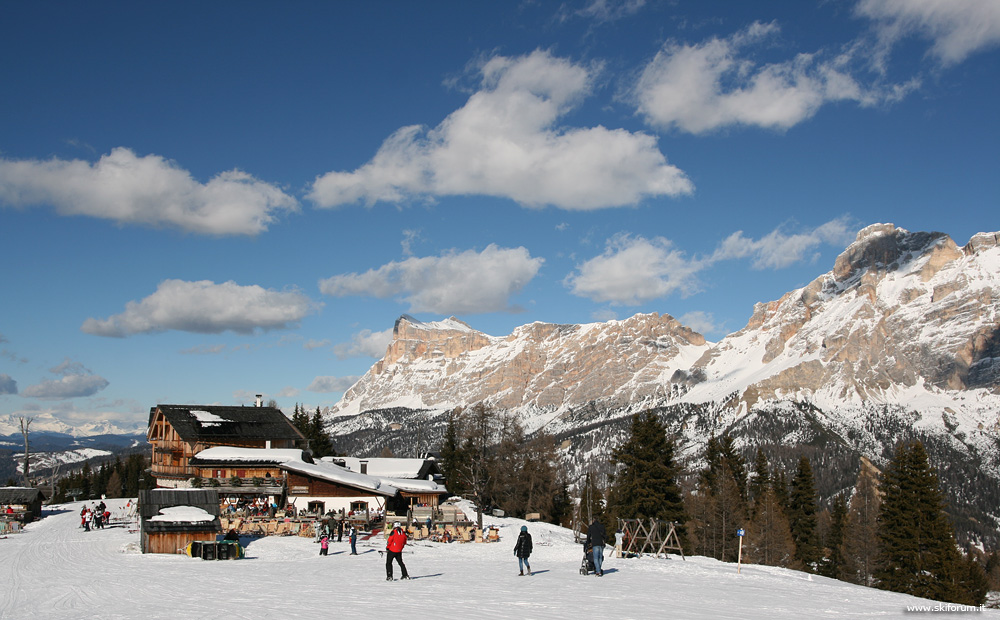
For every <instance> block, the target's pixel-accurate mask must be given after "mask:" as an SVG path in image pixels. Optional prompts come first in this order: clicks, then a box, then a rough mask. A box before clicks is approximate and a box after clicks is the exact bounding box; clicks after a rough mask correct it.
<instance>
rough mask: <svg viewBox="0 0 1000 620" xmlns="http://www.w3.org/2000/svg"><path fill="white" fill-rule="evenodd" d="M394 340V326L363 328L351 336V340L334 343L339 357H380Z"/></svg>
mask: <svg viewBox="0 0 1000 620" xmlns="http://www.w3.org/2000/svg"><path fill="white" fill-rule="evenodd" d="M390 342H392V328H390V329H386V330H382V331H380V332H373V331H372V330H370V329H363V330H361V331H360V332H358V333H356V334H354V335H352V336H351V341H350V342H342V343H340V344H337V345H334V347H333V352H334V353H335V354H336V355H337V357H338V358H339V359H348V358H352V357H374V358H376V359H377V358H380V357H382V356H383V355H385V350H386V347H388V346H389V343H390Z"/></svg>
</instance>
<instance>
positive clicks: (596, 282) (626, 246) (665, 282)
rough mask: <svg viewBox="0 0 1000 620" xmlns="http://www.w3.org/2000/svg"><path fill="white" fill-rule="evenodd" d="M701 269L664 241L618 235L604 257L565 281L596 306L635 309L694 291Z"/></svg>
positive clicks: (589, 262) (584, 264) (608, 245)
mask: <svg viewBox="0 0 1000 620" xmlns="http://www.w3.org/2000/svg"><path fill="white" fill-rule="evenodd" d="M700 269H701V265H700V264H699V263H698V261H692V260H689V259H687V258H686V257H685V256H684V253H683V252H682V251H680V250H676V249H674V248H673V244H672V243H671V242H670V241H669V240H667V239H664V238H663V237H656V238H654V239H646V238H644V237H633V236H631V235H628V234H619V235H616V236H614V237H612V238H611V239H609V240H608V242H607V246H606V247H605V250H604V253H603V254H601V255H600V256H597V257H595V258H592V259H590V260H588V261H586V262H585V263H583V264H582V265H580V266H579V267H578V268H577V272H575V273H572V274H570V275H569V276H568V277H567V278H566V279H565V280H564V284H566V285H567V286H568V287H569V288H570V290H571V291H572V293H573V294H574V295H577V296H579V297H586V298H588V299H592V300H593V301H597V302H610V303H612V304H624V305H638V304H641V303H644V302H647V301H651V300H653V299H659V298H660V297H666V296H667V295H670V294H673V293H676V292H680V293H683V294H690V293H693V292H694V291H695V290H696V289H697V281H696V280H695V277H694V276H695V274H696V273H697V272H698V271H699V270H700Z"/></svg>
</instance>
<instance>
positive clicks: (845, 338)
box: [687, 224, 1000, 407]
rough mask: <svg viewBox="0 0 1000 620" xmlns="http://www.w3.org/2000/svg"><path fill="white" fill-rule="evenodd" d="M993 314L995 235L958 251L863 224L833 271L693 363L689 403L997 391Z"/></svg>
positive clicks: (832, 403) (896, 399)
mask: <svg viewBox="0 0 1000 620" xmlns="http://www.w3.org/2000/svg"><path fill="white" fill-rule="evenodd" d="M998 310H1000V247H998V245H997V235H996V234H980V235H976V237H974V238H973V240H972V241H970V242H969V244H967V245H966V246H965V247H964V248H959V247H958V246H956V245H955V243H954V242H953V241H952V240H951V239H950V238H949V237H948V236H947V235H944V234H941V233H910V232H908V231H906V230H903V229H899V228H896V227H894V226H892V225H891V224H877V225H874V226H869V227H868V228H865V229H864V230H862V231H861V232H860V233H859V234H858V237H857V240H856V241H855V242H854V243H853V244H851V245H850V246H849V247H848V248H847V249H846V250H845V251H844V252H843V254H841V255H840V257H838V258H837V261H836V263H835V265H834V268H833V270H832V271H830V272H829V273H826V274H824V275H822V276H820V277H819V278H817V279H816V280H814V281H813V282H811V283H810V284H809V285H808V286H806V287H804V288H802V289H799V290H797V291H792V292H790V293H788V294H786V295H784V296H783V297H782V298H781V299H779V300H777V301H774V302H770V303H767V304H757V306H756V308H755V309H754V314H753V316H752V317H751V319H750V321H749V322H748V324H747V326H746V327H745V328H743V329H742V330H740V331H739V332H736V333H734V334H731V335H729V336H727V337H726V338H725V339H724V340H722V341H721V342H720V343H719V344H718V345H717V346H715V347H713V348H712V349H711V350H710V351H708V352H707V353H706V354H705V355H704V356H703V357H702V358H701V359H700V360H698V361H697V362H696V363H695V364H694V366H693V368H694V369H695V370H698V371H700V375H701V376H703V377H704V379H705V380H704V383H702V384H699V385H697V386H695V387H694V388H693V389H692V390H691V391H690V393H689V394H688V396H687V398H689V399H691V400H692V401H697V400H699V399H701V400H710V399H711V398H713V397H717V396H718V395H720V394H724V393H728V392H731V391H733V390H736V391H739V392H740V393H741V395H742V400H743V401H744V402H745V403H746V404H747V405H749V406H753V405H754V404H755V403H756V402H757V401H758V400H770V399H783V398H784V399H794V400H810V401H813V402H820V403H822V405H821V406H826V407H837V406H843V405H860V404H862V403H865V402H871V401H874V402H892V403H903V404H905V403H906V402H907V400H908V398H910V397H915V396H917V395H927V396H938V397H945V399H948V398H952V397H955V398H957V395H958V394H960V393H964V392H965V391H967V390H972V389H982V390H985V391H986V392H989V393H990V394H992V395H997V394H1000V380H998V379H1000V356H998V354H997V353H998V350H1000V342H998V340H1000V312H998ZM948 394H951V395H952V396H947V395H948ZM963 398H964V397H963Z"/></svg>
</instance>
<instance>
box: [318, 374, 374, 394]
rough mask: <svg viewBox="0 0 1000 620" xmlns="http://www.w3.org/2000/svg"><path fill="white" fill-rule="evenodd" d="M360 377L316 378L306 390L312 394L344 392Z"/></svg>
mask: <svg viewBox="0 0 1000 620" xmlns="http://www.w3.org/2000/svg"><path fill="white" fill-rule="evenodd" d="M360 378H361V377H359V376H349V377H316V378H315V379H313V382H312V383H310V384H309V387H307V388H306V389H307V390H309V391H310V392H344V391H346V390H347V389H349V388H350V387H351V386H352V385H354V384H355V383H357V382H358V379H360Z"/></svg>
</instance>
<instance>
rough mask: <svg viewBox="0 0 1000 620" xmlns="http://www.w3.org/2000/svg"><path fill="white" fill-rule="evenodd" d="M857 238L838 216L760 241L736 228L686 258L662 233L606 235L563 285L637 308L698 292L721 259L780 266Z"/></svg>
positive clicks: (599, 299)
mask: <svg viewBox="0 0 1000 620" xmlns="http://www.w3.org/2000/svg"><path fill="white" fill-rule="evenodd" d="M853 239H854V234H853V232H852V229H851V228H850V227H849V224H848V221H847V219H846V218H840V219H836V220H831V221H830V222H827V223H826V224H823V225H822V226H819V227H817V228H815V229H813V230H811V231H806V232H803V233H796V234H786V233H784V232H783V231H782V230H780V229H776V230H773V231H771V232H770V233H768V234H767V235H765V236H764V237H762V238H760V239H756V240H755V239H751V238H748V237H745V236H743V231H736V232H735V233H733V234H731V235H729V237H727V238H726V239H724V240H723V241H722V242H721V243H720V244H719V246H718V247H717V248H716V249H715V251H714V252H713V253H712V254H711V255H709V256H707V257H704V258H688V257H687V256H685V254H684V252H682V251H680V250H677V249H675V248H674V247H673V244H672V243H671V241H669V240H668V239H664V238H663V237H656V238H653V239H646V238H644V237H641V236H639V237H633V236H631V235H628V234H624V233H622V234H618V235H615V236H614V237H612V238H610V239H608V241H607V245H606V247H605V249H604V252H603V253H602V254H601V255H600V256H596V257H594V258H592V259H590V260H587V261H585V262H584V263H582V264H581V265H578V266H577V269H576V271H575V272H574V273H571V274H570V275H569V276H567V277H566V279H565V280H564V281H563V283H564V284H565V285H566V286H568V287H569V288H570V291H571V292H572V293H573V294H574V295H577V296H579V297H585V298H587V299H591V300H593V301H596V302H602V303H603V302H607V303H611V304H612V305H633V306H634V305H639V304H642V303H645V302H649V301H652V300H654V299H659V298H661V297H666V296H668V295H672V294H675V293H680V294H681V295H691V294H693V293H696V292H698V290H699V289H700V283H699V281H698V273H699V272H701V271H702V270H704V269H707V268H709V267H711V266H712V265H714V264H715V263H717V262H719V261H722V260H733V259H744V258H749V259H751V265H752V266H753V268H755V269H781V268H784V267H788V266H789V265H792V264H793V263H796V262H800V261H803V260H811V259H812V258H814V252H813V251H814V250H817V249H818V248H819V246H820V245H823V244H827V245H833V246H839V247H844V246H846V245H847V244H848V243H850V242H851V241H852V240H853ZM694 316H695V318H697V315H694ZM702 318H704V317H702ZM699 331H700V330H699Z"/></svg>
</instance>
